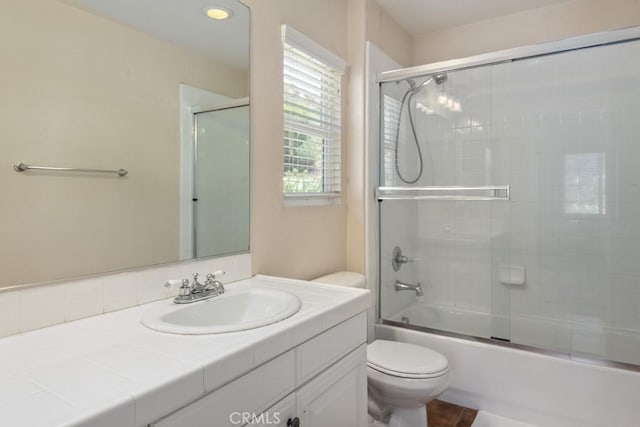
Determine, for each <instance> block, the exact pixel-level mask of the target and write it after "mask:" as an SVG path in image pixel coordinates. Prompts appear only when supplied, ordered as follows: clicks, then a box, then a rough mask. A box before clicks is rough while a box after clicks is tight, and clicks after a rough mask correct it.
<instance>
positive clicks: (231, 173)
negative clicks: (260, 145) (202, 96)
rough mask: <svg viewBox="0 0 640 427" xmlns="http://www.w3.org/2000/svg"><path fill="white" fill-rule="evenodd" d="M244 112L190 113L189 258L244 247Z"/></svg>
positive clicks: (246, 237) (246, 219)
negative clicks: (192, 162)
mask: <svg viewBox="0 0 640 427" xmlns="http://www.w3.org/2000/svg"><path fill="white" fill-rule="evenodd" d="M248 116H249V106H248V105H243V106H238V107H231V108H224V109H219V110H214V111H205V112H201V113H196V114H194V123H195V165H194V193H193V217H194V218H193V224H194V230H193V231H194V235H193V246H194V247H193V254H194V257H198V258H200V257H206V256H211V255H214V254H221V253H224V254H230V253H238V252H245V251H248V250H249V129H248V127H247V126H246V124H247V123H248Z"/></svg>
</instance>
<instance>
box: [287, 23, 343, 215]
mask: <svg viewBox="0 0 640 427" xmlns="http://www.w3.org/2000/svg"><path fill="white" fill-rule="evenodd" d="M289 47H290V48H293V49H294V50H297V51H301V52H302V53H303V54H304V55H308V56H310V57H311V58H313V60H315V61H318V62H321V63H323V64H324V65H325V66H327V67H329V68H331V69H332V70H333V71H334V72H336V73H337V74H338V77H339V78H338V84H339V94H338V95H339V105H338V107H339V115H338V117H339V119H340V122H339V124H338V126H337V128H338V130H339V132H336V133H337V135H338V138H337V141H335V140H330V142H329V143H328V144H327V145H325V143H324V142H323V143H322V146H321V147H322V148H323V149H325V148H327V147H329V151H330V152H331V151H333V152H332V153H331V155H336V152H337V156H338V161H337V162H331V161H329V162H327V161H326V160H325V159H324V156H325V155H326V154H323V159H322V184H323V191H321V192H294V193H287V192H285V191H284V173H285V170H284V169H285V167H284V166H285V164H284V161H285V151H284V150H285V141H286V138H285V135H286V133H287V132H298V131H297V130H296V129H295V128H287V119H285V114H286V113H285V105H287V104H286V100H285V98H284V96H285V93H286V92H287V86H286V83H285V74H284V63H285V52H286V51H285V49H287V48H289ZM282 48H283V55H282V65H283V70H282V78H283V92H282V93H283V103H282V106H283V131H284V133H283V146H282V147H283V154H282V160H283V168H282V174H283V175H282V176H283V181H282V182H283V189H282V194H283V198H284V204H285V206H322V205H336V204H340V203H341V200H342V187H343V185H342V181H343V174H342V158H343V156H342V152H343V147H342V139H343V133H344V131H343V128H342V122H343V120H342V116H343V109H344V91H343V86H344V79H343V77H342V76H343V75H344V73H345V70H346V62H345V61H344V60H343V59H342V58H340V57H339V56H337V55H336V54H334V53H333V52H331V51H330V50H328V49H326V48H324V47H323V46H321V45H319V44H318V43H316V42H315V41H313V40H311V39H310V38H308V37H307V36H305V35H304V34H302V33H300V32H299V31H297V30H295V29H293V28H291V27H290V26H288V25H282ZM328 97H330V95H328ZM333 129H335V125H327V130H328V131H331V130H333ZM329 133H331V132H329ZM311 135H313V134H311ZM315 136H318V137H321V138H322V136H321V135H315ZM323 139H324V138H323ZM336 146H337V147H336ZM323 151H325V150H323ZM334 163H337V164H339V168H338V172H337V178H336V177H335V176H333V177H332V176H331V175H330V174H329V173H327V167H326V166H327V164H334ZM336 180H337V187H338V190H337V191H335V190H333V189H331V188H329V189H328V190H329V191H325V189H326V188H327V186H330V187H331V186H335V184H336Z"/></svg>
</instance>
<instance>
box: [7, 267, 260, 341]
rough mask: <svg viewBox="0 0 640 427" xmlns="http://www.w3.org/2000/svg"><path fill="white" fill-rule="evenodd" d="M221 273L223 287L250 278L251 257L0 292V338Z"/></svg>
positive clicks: (168, 292)
mask: <svg viewBox="0 0 640 427" xmlns="http://www.w3.org/2000/svg"><path fill="white" fill-rule="evenodd" d="M216 270H222V271H224V272H225V275H224V276H223V277H222V278H221V281H222V282H223V283H228V282H234V281H236V280H241V279H246V278H248V277H251V254H242V255H234V256H228V257H222V258H210V259H204V260H197V261H185V262H181V263H176V264H170V265H163V266H157V267H150V268H145V269H141V270H134V271H126V272H120V273H114V274H105V275H100V276H94V277H89V278H82V279H77V280H69V281H64V282H57V283H55V284H51V285H43V286H37V287H33V288H28V289H19V290H13V291H8V292H4V293H0V337H5V336H9V335H15V334H19V333H23V332H28V331H31V330H34V329H39V328H45V327H47V326H52V325H56V324H60V323H65V322H71V321H73V320H77V319H82V318H84V317H89V316H96V315H99V314H103V313H108V312H111V311H116V310H121V309H124V308H128V307H133V306H136V305H141V304H146V303H149V302H152V301H157V300H160V299H164V298H169V297H172V296H175V295H177V293H178V289H177V287H173V288H170V289H167V288H165V287H164V283H165V282H166V281H167V280H172V279H184V278H189V279H191V275H192V274H193V273H196V272H197V273H200V275H201V276H202V277H204V276H205V275H206V274H207V273H211V272H214V271H216Z"/></svg>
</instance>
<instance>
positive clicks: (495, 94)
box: [376, 28, 640, 375]
mask: <svg viewBox="0 0 640 427" xmlns="http://www.w3.org/2000/svg"><path fill="white" fill-rule="evenodd" d="M639 37H640V30H639V29H638V28H630V29H624V30H617V31H613V32H609V33H602V34H595V35H590V36H585V37H579V38H575V39H569V40H564V41H560V42H554V43H548V44H543V45H537V46H531V47H524V48H516V49H511V50H507V51H501V52H496V53H493V54H486V55H480V56H477V57H472V58H467V59H462V60H454V61H447V62H441V63H436V64H431V65H425V66H419V67H412V68H408V69H398V70H393V71H388V72H384V73H382V74H381V76H380V78H379V88H380V92H379V99H380V106H379V110H380V112H379V117H380V130H379V134H380V137H379V163H378V168H379V169H378V174H379V182H378V183H377V188H376V200H377V202H378V203H377V223H378V227H379V242H378V243H379V252H378V256H379V259H378V260H376V261H377V263H378V268H379V273H378V279H379V285H380V286H379V306H378V310H379V311H378V316H379V323H380V324H382V325H383V327H382V328H381V329H380V330H381V331H383V333H384V334H387V335H389V334H390V333H389V331H390V330H391V329H392V328H396V331H398V330H400V332H399V334H403V333H406V330H407V329H411V330H418V331H426V332H431V333H435V334H436V335H439V336H448V337H455V339H462V340H468V341H471V342H473V343H474V345H475V344H479V343H481V344H487V345H490V344H492V343H495V344H499V345H500V346H503V347H505V346H506V347H515V348H518V349H520V350H529V351H533V352H534V353H537V354H547V355H554V356H560V357H561V358H563V359H564V360H565V361H566V360H578V359H579V360H581V361H587V362H593V363H596V364H599V365H605V366H612V367H617V368H623V369H626V370H629V371H631V372H633V371H639V370H640V369H639V365H640V267H639V266H640V264H639V263H638V255H639V254H640V168H638V167H637V165H638V164H639V163H638V162H639V161H640V160H638V159H639V158H640V146H638V139H639V137H640V123H639V122H638V117H640V41H639V40H638V38H639ZM398 283H402V284H404V285H413V286H417V285H418V284H419V285H420V286H419V288H420V292H417V291H416V289H415V288H413V289H412V288H411V287H410V286H400V287H399V286H398ZM414 291H416V292H414ZM398 328H401V329H398ZM385 331H386V332H385ZM402 331H405V332H402ZM453 373H454V375H455V369H454V371H453Z"/></svg>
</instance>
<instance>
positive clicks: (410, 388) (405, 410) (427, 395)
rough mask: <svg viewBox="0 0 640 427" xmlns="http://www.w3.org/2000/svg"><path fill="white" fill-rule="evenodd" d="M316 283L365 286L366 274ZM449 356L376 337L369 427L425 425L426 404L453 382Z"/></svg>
mask: <svg viewBox="0 0 640 427" xmlns="http://www.w3.org/2000/svg"><path fill="white" fill-rule="evenodd" d="M314 281H315V282H321V283H327V284H332V285H343V286H351V287H358V288H364V287H365V284H366V281H365V278H364V276H362V275H361V274H357V273H350V272H340V273H333V274H330V275H327V276H322V277H319V278H317V279H315V280H314ZM449 377H450V373H449V364H448V362H447V359H446V357H444V356H443V355H442V354H440V353H438V352H436V351H433V350H431V349H429V348H426V347H423V346H419V345H414V344H408V343H403V342H397V341H387V340H375V341H373V342H372V343H371V344H369V345H368V346H367V386H368V391H369V426H376V427H377V426H389V427H416V426H419V427H423V426H426V425H427V410H426V404H427V403H428V402H430V401H431V400H433V399H435V398H436V397H437V396H438V395H439V394H440V393H442V392H443V391H444V390H445V389H446V388H447V386H448V385H449Z"/></svg>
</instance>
